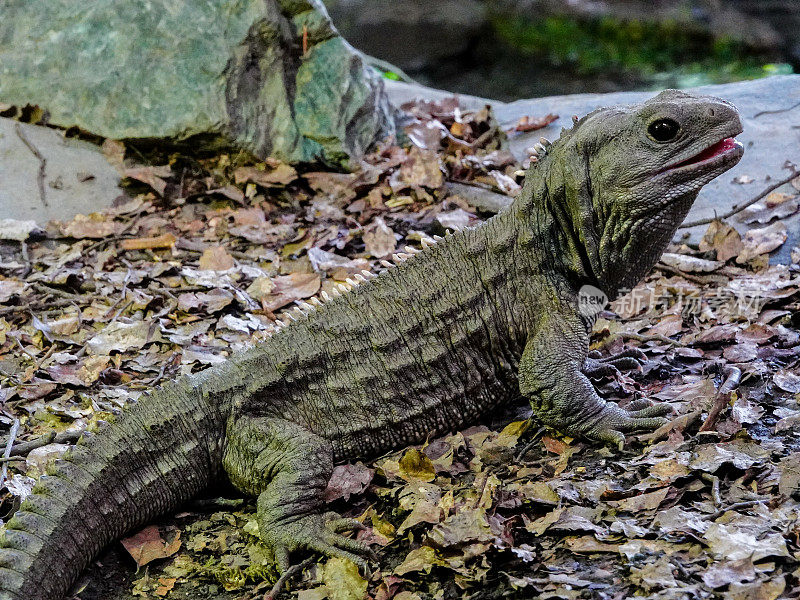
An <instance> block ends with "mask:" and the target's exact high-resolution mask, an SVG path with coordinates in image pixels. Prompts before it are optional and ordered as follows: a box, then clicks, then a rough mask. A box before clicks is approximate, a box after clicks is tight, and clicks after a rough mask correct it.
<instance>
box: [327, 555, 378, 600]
mask: <svg viewBox="0 0 800 600" xmlns="http://www.w3.org/2000/svg"><path fill="white" fill-rule="evenodd" d="M322 582H323V583H324V584H325V588H326V589H327V591H328V598H329V600H364V597H365V595H366V593H367V580H366V579H364V578H363V577H361V574H360V573H359V572H358V567H357V566H356V565H355V563H353V562H352V561H350V560H347V559H345V558H339V557H338V556H334V557H333V558H329V559H328V562H326V563H325V566H324V567H323V569H322Z"/></svg>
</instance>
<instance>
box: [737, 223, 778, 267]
mask: <svg viewBox="0 0 800 600" xmlns="http://www.w3.org/2000/svg"><path fill="white" fill-rule="evenodd" d="M788 237H789V234H788V233H787V231H786V225H784V224H783V223H781V222H780V221H778V222H776V223H773V224H772V225H769V226H767V227H764V228H762V229H751V230H750V231H748V232H747V233H745V234H744V238H742V243H743V245H744V247H743V249H742V251H741V252H740V253H739V257H738V258H737V259H736V262H737V263H738V264H740V265H741V264H745V263H746V262H748V261H750V260H752V259H754V258H755V257H757V256H760V255H762V254H767V253H769V252H772V251H773V250H775V249H776V248H779V247H780V246H782V245H783V243H784V242H785V241H786V239H787V238H788Z"/></svg>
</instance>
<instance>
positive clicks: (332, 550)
mask: <svg viewBox="0 0 800 600" xmlns="http://www.w3.org/2000/svg"><path fill="white" fill-rule="evenodd" d="M339 537H340V538H341V536H339ZM341 539H349V538H341ZM349 541H351V542H352V541H355V540H349ZM331 542H336V543H331ZM338 542H339V540H328V539H326V540H322V539H318V540H314V541H313V542H311V543H310V544H309V548H311V549H312V550H316V551H317V552H319V553H320V554H324V555H325V556H336V557H338V558H344V559H345V560H349V561H351V562H354V563H355V564H356V565H357V566H358V568H359V569H362V570H366V569H367V566H368V565H367V561H366V560H365V559H364V558H363V557H361V556H359V555H358V554H357V553H356V552H351V551H349V550H345V549H344V548H340V547H339V546H338Z"/></svg>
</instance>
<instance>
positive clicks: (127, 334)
mask: <svg viewBox="0 0 800 600" xmlns="http://www.w3.org/2000/svg"><path fill="white" fill-rule="evenodd" d="M151 329H152V328H151V324H150V323H146V322H144V321H133V322H130V323H125V322H122V321H117V322H116V323H111V324H110V325H109V326H108V327H106V328H105V329H103V330H102V331H100V332H99V333H97V334H96V335H95V336H94V337H93V338H92V339H90V340H89V341H88V342H87V348H88V349H89V350H90V351H91V353H92V354H99V355H108V354H111V352H114V351H117V352H125V351H127V350H138V349H139V348H142V347H143V346H144V345H145V344H147V343H148V342H154V341H158V340H160V339H161V335H160V333H159V332H158V331H151Z"/></svg>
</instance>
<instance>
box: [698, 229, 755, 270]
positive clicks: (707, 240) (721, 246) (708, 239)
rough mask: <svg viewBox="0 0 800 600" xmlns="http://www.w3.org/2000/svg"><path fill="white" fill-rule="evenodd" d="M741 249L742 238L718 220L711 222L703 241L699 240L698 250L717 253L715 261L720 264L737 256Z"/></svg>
mask: <svg viewBox="0 0 800 600" xmlns="http://www.w3.org/2000/svg"><path fill="white" fill-rule="evenodd" d="M743 248H744V245H743V244H742V236H741V235H739V232H738V231H736V229H734V228H733V227H731V226H730V225H728V224H727V223H725V222H724V221H720V220H718V219H717V220H714V221H712V222H711V224H710V225H709V226H708V230H707V231H706V232H705V234H704V235H703V239H702V240H700V250H702V251H703V252H708V251H709V250H714V251H715V252H716V253H717V260H721V261H722V262H726V261H728V260H730V259H731V258H735V257H737V256H739V253H740V252H741V251H742V249H743Z"/></svg>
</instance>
